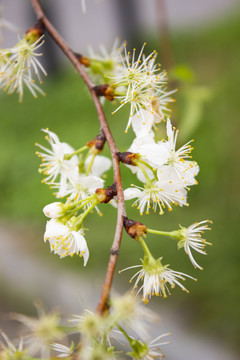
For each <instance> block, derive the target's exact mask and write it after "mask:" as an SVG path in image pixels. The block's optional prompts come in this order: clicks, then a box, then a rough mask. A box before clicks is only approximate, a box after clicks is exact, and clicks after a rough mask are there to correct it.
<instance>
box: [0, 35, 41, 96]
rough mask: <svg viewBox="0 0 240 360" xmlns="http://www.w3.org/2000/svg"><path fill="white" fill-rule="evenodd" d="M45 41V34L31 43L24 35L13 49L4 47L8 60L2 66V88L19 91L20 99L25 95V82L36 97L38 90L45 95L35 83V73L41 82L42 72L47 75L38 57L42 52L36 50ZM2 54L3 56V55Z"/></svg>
mask: <svg viewBox="0 0 240 360" xmlns="http://www.w3.org/2000/svg"><path fill="white" fill-rule="evenodd" d="M43 43H44V41H43V36H41V37H39V38H38V39H37V40H36V41H35V42H33V43H31V42H30V41H28V40H27V38H26V37H24V38H23V39H22V40H20V41H19V42H18V44H17V45H16V46H15V47H13V48H11V49H4V50H3V51H2V55H3V56H4V55H7V57H8V61H7V62H6V64H5V65H4V67H2V68H1V79H0V80H1V82H0V88H3V89H4V90H6V91H7V92H8V93H9V94H12V93H13V92H15V91H16V92H17V93H19V100H20V101H21V100H22V97H23V85H24V84H25V85H26V86H27V87H28V89H29V90H30V91H31V93H32V94H33V96H34V97H36V96H37V92H40V93H41V94H43V95H44V93H43V91H42V90H41V89H40V88H39V87H38V86H37V85H36V84H35V83H34V79H33V75H32V73H34V74H35V75H36V76H37V78H38V80H39V82H40V83H41V76H40V73H43V74H44V75H47V73H46V71H45V70H44V68H43V66H42V65H41V63H40V62H39V61H38V59H37V58H38V57H39V56H41V55H42V54H41V53H37V52H36V50H37V49H38V48H39V47H40V46H42V44H43ZM2 55H1V56H2Z"/></svg>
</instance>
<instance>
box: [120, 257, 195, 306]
mask: <svg viewBox="0 0 240 360" xmlns="http://www.w3.org/2000/svg"><path fill="white" fill-rule="evenodd" d="M137 267H140V268H141V269H140V270H139V271H138V272H137V273H136V274H135V275H134V276H133V277H132V278H131V279H130V282H132V280H133V279H134V278H135V277H137V279H136V281H135V284H134V288H137V287H138V283H139V282H140V281H143V284H142V285H141V287H140V288H139V290H138V292H137V294H139V293H140V292H141V291H142V292H143V301H144V302H145V303H147V302H148V301H149V299H150V298H151V297H152V296H153V295H156V296H163V297H167V296H168V295H170V294H171V293H170V290H169V286H170V288H172V289H173V288H174V287H175V285H178V286H179V287H180V288H181V289H182V290H183V291H186V292H189V291H188V290H187V289H186V288H185V287H184V286H183V285H182V284H181V283H180V282H179V280H178V279H181V280H185V278H184V276H187V277H188V278H190V279H193V280H195V279H194V278H193V277H191V276H189V275H186V274H184V273H182V272H178V271H174V270H171V269H169V268H168V265H165V266H163V265H162V264H161V258H160V259H157V260H156V259H154V258H151V261H149V259H147V258H146V256H145V258H144V260H142V265H136V266H130V267H128V268H126V269H123V270H121V272H122V271H125V270H129V269H133V268H137Z"/></svg>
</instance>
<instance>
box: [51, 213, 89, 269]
mask: <svg viewBox="0 0 240 360" xmlns="http://www.w3.org/2000/svg"><path fill="white" fill-rule="evenodd" d="M73 220H74V219H73V218H72V223H71V222H70V221H68V222H66V224H65V225H64V224H63V223H62V222H60V221H58V220H56V219H51V220H49V221H47V225H46V231H45V234H44V241H45V242H46V241H49V243H50V248H51V251H53V252H54V254H57V255H59V256H60V258H63V257H65V256H68V255H69V256H73V255H74V254H77V255H79V256H80V257H83V260H84V266H86V264H87V261H88V258H89V250H88V246H87V242H86V240H85V238H84V236H83V235H84V232H83V229H79V230H78V231H76V230H74V229H73Z"/></svg>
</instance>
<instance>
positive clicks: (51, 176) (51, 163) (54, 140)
mask: <svg viewBox="0 0 240 360" xmlns="http://www.w3.org/2000/svg"><path fill="white" fill-rule="evenodd" d="M42 131H44V132H45V133H46V134H47V136H46V139H47V141H48V142H49V144H50V145H51V149H48V148H46V147H44V146H42V145H40V144H36V146H38V147H39V148H40V149H42V150H43V151H44V152H39V151H37V152H36V154H37V155H38V156H39V157H41V158H42V164H40V172H43V174H44V175H46V178H45V179H44V180H43V182H44V183H47V184H53V183H54V182H55V180H56V179H57V177H58V176H59V175H60V189H59V192H60V193H61V192H62V191H63V190H64V189H65V186H66V183H67V179H68V178H69V176H70V174H71V173H72V172H73V171H74V169H75V168H76V167H77V165H78V157H77V156H76V155H74V156H73V157H72V158H71V159H70V160H65V159H64V155H65V154H69V153H73V152H74V149H73V148H72V147H71V146H70V145H68V144H66V143H62V142H60V141H59V138H58V136H57V135H56V134H55V133H54V132H52V131H49V130H48V129H46V130H44V129H43V130H42Z"/></svg>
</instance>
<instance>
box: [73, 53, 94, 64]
mask: <svg viewBox="0 0 240 360" xmlns="http://www.w3.org/2000/svg"><path fill="white" fill-rule="evenodd" d="M74 55H75V56H76V57H77V59H78V61H79V62H80V64H82V65H84V66H85V67H89V66H90V63H91V60H90V59H89V58H88V57H86V56H83V55H81V54H79V53H74Z"/></svg>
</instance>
